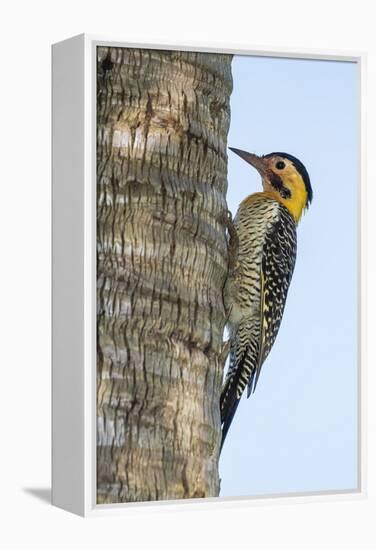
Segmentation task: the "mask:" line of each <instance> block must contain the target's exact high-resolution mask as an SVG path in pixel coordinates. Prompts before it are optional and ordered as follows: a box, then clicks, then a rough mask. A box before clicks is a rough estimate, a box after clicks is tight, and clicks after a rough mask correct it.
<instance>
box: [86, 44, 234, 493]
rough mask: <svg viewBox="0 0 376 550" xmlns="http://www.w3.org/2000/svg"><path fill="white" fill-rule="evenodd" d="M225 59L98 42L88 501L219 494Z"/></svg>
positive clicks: (228, 68) (228, 87) (224, 260)
mask: <svg viewBox="0 0 376 550" xmlns="http://www.w3.org/2000/svg"><path fill="white" fill-rule="evenodd" d="M231 90H232V78H231V56H230V55H218V54H204V53H189V52H175V51H158V50H141V49H124V48H104V47H99V48H98V50H97V281H98V293H97V502H98V503H113V502H130V501H146V500H162V499H177V498H193V497H210V496H216V495H218V493H219V476H218V449H219V443H220V416H219V395H220V389H221V383H222V370H223V364H222V361H221V359H220V353H221V347H222V334H223V328H224V322H225V313H224V306H223V300H222V289H223V285H224V282H225V279H226V274H227V246H226V238H225V229H224V225H223V222H221V221H219V216H220V215H221V213H222V212H223V211H225V210H226V208H227V206H226V198H225V196H226V190H227V180H226V174H227V153H226V144H227V132H228V128H229V119H230V108H229V96H230V93H231Z"/></svg>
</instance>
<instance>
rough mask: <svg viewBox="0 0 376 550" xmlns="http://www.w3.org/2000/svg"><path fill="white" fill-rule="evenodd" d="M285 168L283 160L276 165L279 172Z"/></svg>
mask: <svg viewBox="0 0 376 550" xmlns="http://www.w3.org/2000/svg"><path fill="white" fill-rule="evenodd" d="M285 166H286V164H285V163H284V162H283V160H279V161H278V162H277V163H276V165H275V167H276V168H278V170H283V169H284V167H285Z"/></svg>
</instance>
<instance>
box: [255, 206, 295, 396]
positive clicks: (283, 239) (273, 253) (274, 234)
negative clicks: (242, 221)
mask: <svg viewBox="0 0 376 550" xmlns="http://www.w3.org/2000/svg"><path fill="white" fill-rule="evenodd" d="M295 260H296V225H295V222H294V220H293V218H292V216H291V215H290V213H289V211H288V210H287V208H285V207H284V206H283V205H280V208H279V218H278V220H277V221H276V223H275V224H274V225H273V227H272V228H271V229H270V230H269V232H268V233H267V234H266V236H265V241H264V246H263V256H262V266H261V281H262V286H261V339H260V353H259V360H258V365H257V373H256V376H255V378H254V382H253V380H252V381H250V385H249V386H248V394H250V393H251V391H252V386H253V389H254V387H255V386H256V383H257V379H258V376H259V373H260V370H261V367H262V364H263V363H264V361H265V359H266V358H267V356H268V354H269V352H270V350H271V348H272V347H273V344H274V342H275V339H276V337H277V334H278V330H279V327H280V325H281V321H282V316H283V311H284V308H285V304H286V298H287V293H288V289H289V286H290V282H291V278H292V274H293V272H294V267H295Z"/></svg>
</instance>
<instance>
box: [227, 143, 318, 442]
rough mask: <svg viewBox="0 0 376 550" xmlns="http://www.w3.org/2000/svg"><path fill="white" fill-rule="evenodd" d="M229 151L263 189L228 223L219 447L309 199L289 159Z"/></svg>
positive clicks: (266, 335) (262, 340) (285, 283)
mask: <svg viewBox="0 0 376 550" xmlns="http://www.w3.org/2000/svg"><path fill="white" fill-rule="evenodd" d="M234 151H235V152H236V153H237V154H239V155H240V156H241V157H242V158H244V159H245V160H246V161H248V162H249V163H250V164H252V165H253V166H256V168H257V169H258V170H259V172H260V173H261V175H262V178H263V186H264V191H263V192H259V193H254V194H253V195H250V196H249V197H247V198H246V199H245V200H244V201H243V202H242V203H241V204H240V206H239V209H238V212H237V214H236V216H235V218H234V221H233V230H234V232H235V234H236V235H237V240H238V244H237V251H236V257H235V258H234V261H233V266H232V269H231V270H230V273H229V277H228V279H227V282H226V286H225V289H224V301H225V306H226V309H227V311H228V329H229V344H230V364H229V369H228V371H227V375H226V379H225V382H224V386H223V389H222V393H221V400H220V410H221V421H222V445H223V442H224V440H225V438H226V435H227V432H228V429H229V427H230V425H231V422H232V419H233V417H234V415H235V412H236V409H237V406H238V404H239V401H240V398H241V396H242V394H243V391H244V390H245V388H246V386H247V388H248V391H247V394H248V396H249V395H250V394H251V393H252V392H253V391H254V390H255V388H256V384H257V381H258V378H259V375H260V371H261V367H262V365H263V363H264V361H265V359H266V358H267V356H268V354H269V352H270V350H271V348H272V346H273V344H274V342H275V339H276V337H277V334H278V331H279V328H280V325H281V321H282V316H283V312H284V308H285V304H286V298H287V294H288V290H289V286H290V282H291V278H292V275H293V271H294V266H295V259H296V251H297V239H296V225H297V223H298V221H299V219H300V216H301V214H302V211H303V209H304V208H306V207H307V206H308V203H309V202H310V200H311V199H312V189H311V187H310V182H309V178H308V174H307V173H306V171H305V169H304V167H303V168H301V166H303V165H301V163H300V161H298V160H297V159H296V158H295V157H292V156H291V155H287V154H286V153H272V154H270V155H266V156H265V157H257V156H256V155H253V154H251V153H246V152H245V151H240V150H237V149H235V150H234ZM299 169H300V170H299ZM303 169H304V170H303ZM307 178H308V179H307Z"/></svg>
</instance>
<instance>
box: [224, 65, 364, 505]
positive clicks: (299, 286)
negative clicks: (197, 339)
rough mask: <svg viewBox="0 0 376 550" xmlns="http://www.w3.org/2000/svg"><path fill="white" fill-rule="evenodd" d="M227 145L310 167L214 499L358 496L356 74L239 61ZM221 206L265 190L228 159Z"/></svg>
mask: <svg viewBox="0 0 376 550" xmlns="http://www.w3.org/2000/svg"><path fill="white" fill-rule="evenodd" d="M232 69H233V78H234V91H233V94H232V97H231V126H230V132H229V139H228V144H229V145H230V146H232V147H237V148H240V149H245V150H248V151H251V152H255V153H258V154H266V153H270V152H272V151H285V152H288V153H291V154H293V155H295V156H296V157H298V158H299V159H300V160H301V161H302V162H303V163H304V164H305V166H306V168H307V170H308V172H309V174H310V177H311V183H312V187H313V202H312V206H311V208H310V210H309V211H308V212H307V214H306V215H305V216H304V217H303V219H302V221H301V223H300V224H299V226H298V255H297V263H296V267H295V272H294V277H293V280H292V283H291V287H290V291H289V295H288V299H287V305H286V309H285V314H284V318H283V321H282V326H281V329H280V332H279V334H278V337H277V340H276V343H275V345H274V348H273V349H272V351H271V353H270V355H269V357H268V359H267V360H266V362H265V364H264V366H263V369H262V372H261V376H260V379H259V382H258V386H257V389H256V392H255V393H254V394H253V395H252V396H251V397H250V398H249V399H246V396H245V395H244V396H243V399H242V400H241V403H240V405H239V407H238V411H237V414H236V416H235V419H234V421H233V424H232V426H231V429H230V431H229V434H228V436H227V440H226V443H225V446H224V449H223V452H222V457H221V461H220V474H221V478H222V485H221V496H243V495H261V494H275V493H287V492H304V491H306V492H311V491H323V490H339V489H353V488H355V487H356V486H357V469H358V464H357V437H358V433H357V422H358V419H357V395H358V388H357V356H358V348H357V308H358V300H357V283H358V276H357V255H358V248H357V226H358V216H357V214H358V163H359V157H358V74H357V65H356V64H355V63H345V62H333V61H307V60H292V59H278V58H267V57H245V56H236V57H235V58H234V60H233V66H232ZM228 181H229V187H228V193H227V200H228V205H229V208H230V210H231V211H232V213H233V214H235V212H236V209H237V206H238V204H239V202H240V201H241V200H242V199H243V198H244V197H245V196H246V195H248V194H251V193H253V192H256V191H259V190H261V181H260V177H259V175H258V174H257V172H256V171H255V170H254V169H252V167H251V166H249V165H247V164H246V163H245V162H244V161H242V160H241V159H240V158H239V157H237V156H236V155H234V154H233V153H231V151H229V163H228Z"/></svg>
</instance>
